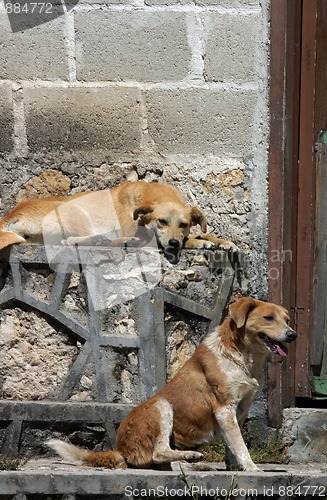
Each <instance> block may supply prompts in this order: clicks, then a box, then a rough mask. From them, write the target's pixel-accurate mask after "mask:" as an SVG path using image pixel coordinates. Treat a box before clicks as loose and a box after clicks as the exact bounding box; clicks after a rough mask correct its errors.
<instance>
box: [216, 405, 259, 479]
mask: <svg viewBox="0 0 327 500" xmlns="http://www.w3.org/2000/svg"><path fill="white" fill-rule="evenodd" d="M215 417H216V420H217V422H218V424H219V427H220V431H221V434H222V437H223V439H224V441H225V443H226V445H227V460H228V462H229V464H227V466H229V465H230V466H233V462H234V460H232V459H231V456H230V454H232V455H233V457H234V458H235V460H236V462H237V465H238V468H239V469H240V470H247V471H258V470H260V469H259V468H258V467H257V466H256V465H255V463H254V462H253V461H252V458H251V457H250V454H249V451H248V449H247V447H246V445H245V443H244V439H243V436H242V433H241V429H240V426H239V424H238V421H237V417H236V411H235V409H234V408H233V407H227V408H222V409H221V410H219V411H217V412H216V413H215ZM233 468H234V467H233Z"/></svg>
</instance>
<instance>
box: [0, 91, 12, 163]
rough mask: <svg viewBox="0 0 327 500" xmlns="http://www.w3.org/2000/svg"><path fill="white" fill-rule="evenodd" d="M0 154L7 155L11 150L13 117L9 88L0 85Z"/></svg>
mask: <svg viewBox="0 0 327 500" xmlns="http://www.w3.org/2000/svg"><path fill="white" fill-rule="evenodd" d="M0 109H1V114H0V130H1V134H0V152H1V153H7V152H10V151H11V150H12V148H13V139H12V135H13V132H14V115H13V104H12V96H11V86H10V85H9V84H7V83H2V84H0Z"/></svg>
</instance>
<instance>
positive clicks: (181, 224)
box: [179, 222, 187, 229]
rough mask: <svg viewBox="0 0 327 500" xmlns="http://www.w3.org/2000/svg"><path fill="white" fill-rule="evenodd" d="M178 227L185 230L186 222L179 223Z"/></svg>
mask: <svg viewBox="0 0 327 500" xmlns="http://www.w3.org/2000/svg"><path fill="white" fill-rule="evenodd" d="M179 227H180V228H181V229H185V228H186V227H187V222H181V223H180V225H179Z"/></svg>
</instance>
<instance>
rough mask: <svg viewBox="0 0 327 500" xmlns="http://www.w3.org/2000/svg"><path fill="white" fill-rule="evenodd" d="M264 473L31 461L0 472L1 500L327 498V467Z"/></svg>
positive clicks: (202, 466)
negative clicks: (34, 497) (50, 499)
mask: <svg viewBox="0 0 327 500" xmlns="http://www.w3.org/2000/svg"><path fill="white" fill-rule="evenodd" d="M261 468H262V471H260V472H230V471H226V470H224V465H223V464H220V463H205V462H202V463H198V464H187V463H180V462H179V463H174V464H173V470H169V471H158V470H144V469H127V470H126V469H121V470H107V469H90V468H88V467H84V466H76V465H72V464H69V463H67V462H64V461H62V460H60V459H53V458H44V459H33V460H29V461H27V462H26V463H25V464H23V465H22V466H20V468H19V470H16V471H2V472H0V499H5V500H11V499H15V500H26V499H27V498H29V497H26V496H25V495H37V494H38V495H51V494H52V495H63V496H62V499H63V500H67V499H69V500H75V499H76V500H78V499H79V498H80V497H79V495H88V497H87V499H88V500H89V499H92V498H94V500H100V499H101V500H106V499H113V498H114V499H115V500H117V499H119V498H121V499H127V498H131V499H134V498H150V499H156V498H167V499H168V498H194V499H199V498H204V497H206V498H215V499H217V498H223V499H226V498H241V499H246V498H249V497H252V498H253V497H255V498H260V497H262V498H279V497H281V498H284V499H286V498H291V497H293V498H300V499H303V498H315V499H320V498H326V496H325V495H326V488H327V464H326V463H325V464H321V463H320V464H317V463H302V464H291V465H290V464H288V465H284V464H278V465H276V464H265V465H262V467H261ZM75 495H77V496H75ZM114 495H115V496H114ZM39 498H40V497H38V499H39ZM44 498H48V497H46V496H44ZM81 498H84V497H81ZM57 499H58V496H56V500H57Z"/></svg>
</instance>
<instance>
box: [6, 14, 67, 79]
mask: <svg viewBox="0 0 327 500" xmlns="http://www.w3.org/2000/svg"><path fill="white" fill-rule="evenodd" d="M55 10H56V7H54V6H52V12H53V13H54V12H55ZM59 12H60V11H58V14H59ZM33 15H35V17H37V16H38V15H37V14H33ZM42 19H43V18H42ZM42 19H40V21H41V20H42ZM24 23H25V26H26V21H24V16H22V18H21V27H22V30H23V31H17V32H15V33H13V32H12V30H11V27H10V25H9V21H8V18H7V14H6V12H5V11H4V10H2V9H1V10H0V25H1V33H0V44H1V54H0V79H8V80H20V79H22V80H34V79H37V78H40V79H43V80H58V79H61V80H67V78H68V63H67V55H66V47H65V39H64V23H65V20H64V17H63V16H60V17H56V18H54V19H52V20H51V22H45V23H43V24H40V25H38V26H35V27H34V28H31V29H25V30H24Z"/></svg>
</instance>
